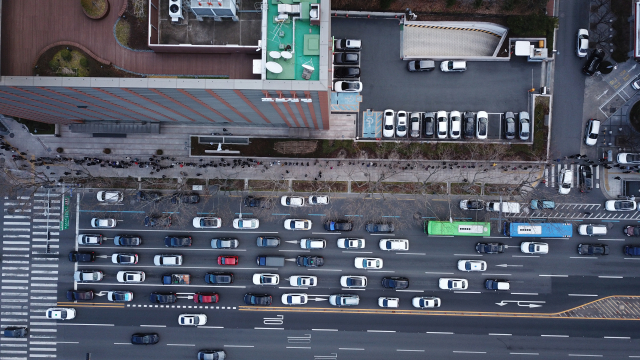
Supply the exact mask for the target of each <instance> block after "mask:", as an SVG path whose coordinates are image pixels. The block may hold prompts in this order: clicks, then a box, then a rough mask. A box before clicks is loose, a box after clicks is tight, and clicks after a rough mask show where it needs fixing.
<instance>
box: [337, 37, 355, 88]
mask: <svg viewBox="0 0 640 360" xmlns="http://www.w3.org/2000/svg"><path fill="white" fill-rule="evenodd" d="M334 49H335V52H334V54H333V64H334V73H333V77H334V79H348V80H338V81H335V82H334V84H333V90H334V91H336V92H361V91H362V82H360V81H358V80H359V78H360V66H359V65H360V49H362V41H361V40H356V39H336V40H335V41H334Z"/></svg>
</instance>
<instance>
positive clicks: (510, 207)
mask: <svg viewBox="0 0 640 360" xmlns="http://www.w3.org/2000/svg"><path fill="white" fill-rule="evenodd" d="M487 211H496V212H497V211H502V212H503V213H509V214H518V213H520V204H519V203H517V202H508V201H503V202H499V201H491V202H489V203H488V204H487Z"/></svg>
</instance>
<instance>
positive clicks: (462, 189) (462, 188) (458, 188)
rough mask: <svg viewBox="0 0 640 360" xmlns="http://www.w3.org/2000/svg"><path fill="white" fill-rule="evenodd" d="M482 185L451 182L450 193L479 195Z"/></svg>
mask: <svg viewBox="0 0 640 360" xmlns="http://www.w3.org/2000/svg"><path fill="white" fill-rule="evenodd" d="M481 192H482V186H480V185H477V184H469V183H451V194H452V195H480V194H481Z"/></svg>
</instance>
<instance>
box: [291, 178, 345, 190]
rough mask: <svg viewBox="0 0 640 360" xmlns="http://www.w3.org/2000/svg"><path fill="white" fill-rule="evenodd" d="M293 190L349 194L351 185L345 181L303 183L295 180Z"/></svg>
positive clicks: (292, 185)
mask: <svg viewBox="0 0 640 360" xmlns="http://www.w3.org/2000/svg"><path fill="white" fill-rule="evenodd" d="M291 189H292V190H293V191H296V192H323V193H324V192H347V191H348V190H349V184H348V183H347V182H345V181H335V182H331V181H301V180H294V181H293V182H292V184H291Z"/></svg>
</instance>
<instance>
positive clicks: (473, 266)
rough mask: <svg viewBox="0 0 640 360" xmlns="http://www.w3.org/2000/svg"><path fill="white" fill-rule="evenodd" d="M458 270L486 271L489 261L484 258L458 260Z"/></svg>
mask: <svg viewBox="0 0 640 360" xmlns="http://www.w3.org/2000/svg"><path fill="white" fill-rule="evenodd" d="M458 270H460V271H485V270H487V262H486V261H483V260H458Z"/></svg>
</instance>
